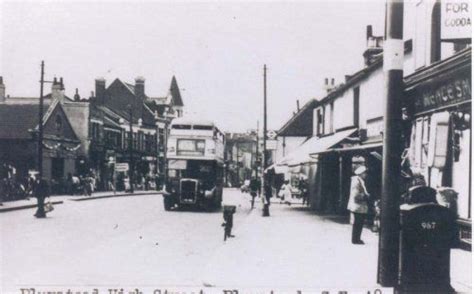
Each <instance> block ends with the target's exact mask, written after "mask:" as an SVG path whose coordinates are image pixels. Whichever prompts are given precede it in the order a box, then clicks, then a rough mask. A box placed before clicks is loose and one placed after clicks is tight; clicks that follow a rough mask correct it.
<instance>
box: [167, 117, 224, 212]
mask: <svg viewBox="0 0 474 294" xmlns="http://www.w3.org/2000/svg"><path fill="white" fill-rule="evenodd" d="M224 141H225V136H224V134H223V133H222V132H221V131H220V130H219V129H218V128H217V127H216V125H215V124H214V123H213V122H211V121H206V120H198V119H188V118H176V119H174V120H173V121H172V123H171V125H170V133H169V137H168V146H167V153H166V155H167V163H168V177H167V178H168V179H167V182H166V186H165V187H166V191H167V192H168V193H164V194H163V197H164V198H163V202H164V208H165V210H170V209H172V208H173V207H176V206H177V207H178V208H179V207H183V206H199V207H201V208H204V209H213V208H219V207H220V206H221V203H222V188H223V179H224V178H223V176H224Z"/></svg>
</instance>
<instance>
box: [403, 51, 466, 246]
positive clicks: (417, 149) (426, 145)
mask: <svg viewBox="0 0 474 294" xmlns="http://www.w3.org/2000/svg"><path fill="white" fill-rule="evenodd" d="M406 98H407V103H408V104H407V105H408V109H410V114H411V116H412V120H411V121H412V125H411V136H410V139H409V141H410V148H409V152H408V154H407V157H408V160H409V163H410V169H411V172H412V174H413V175H415V176H418V177H420V178H422V179H423V180H424V182H425V183H426V184H427V185H429V186H431V187H433V188H435V189H437V191H438V194H437V201H438V202H439V203H440V204H442V205H446V206H449V207H450V208H451V209H452V210H453V211H455V212H456V213H457V215H458V224H459V228H460V229H459V236H460V239H461V242H462V244H463V245H465V246H467V247H469V248H470V246H471V223H472V222H471V180H470V179H471V49H470V48H469V49H466V50H464V51H461V52H460V53H458V54H457V55H455V56H452V57H451V58H448V59H446V60H443V61H441V62H438V63H435V64H433V65H431V66H430V67H427V68H425V69H422V70H420V71H418V72H415V73H414V74H413V75H411V76H408V77H407V78H406Z"/></svg>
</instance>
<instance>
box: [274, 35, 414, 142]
mask: <svg viewBox="0 0 474 294" xmlns="http://www.w3.org/2000/svg"><path fill="white" fill-rule="evenodd" d="M404 46H405V52H411V51H412V40H407V41H405V43H404ZM382 65H383V52H381V53H379V54H377V55H376V56H375V57H374V59H373V61H372V63H371V64H370V65H369V66H367V67H364V68H363V69H361V70H359V71H357V72H355V73H354V74H351V75H348V76H347V77H348V78H347V81H346V82H345V83H344V84H341V85H339V86H338V87H336V88H335V89H334V90H333V91H331V92H329V93H328V94H327V95H326V96H325V97H323V98H322V99H321V100H319V101H318V100H316V99H314V100H313V101H309V102H308V103H306V104H305V105H304V106H303V108H302V109H301V110H300V111H299V112H298V113H297V114H295V115H294V116H293V117H292V118H290V120H288V121H287V122H286V123H285V125H284V126H283V127H282V128H281V129H280V130H279V131H278V132H277V133H278V135H280V136H310V135H312V134H311V133H310V132H311V130H312V127H313V126H312V120H313V118H312V109H313V108H314V107H316V106H317V105H320V104H325V103H326V102H328V101H331V100H334V99H336V98H337V97H340V96H341V95H342V94H343V93H344V92H345V91H346V90H348V89H350V88H351V87H352V86H354V85H355V84H357V83H358V82H360V81H361V80H363V79H365V78H367V77H369V76H370V75H371V74H372V73H373V72H374V71H376V70H377V69H380V68H381V67H382ZM310 112H311V113H310ZM309 121H311V124H309ZM300 128H308V129H309V130H310V132H307V131H306V132H305V131H304V130H300Z"/></svg>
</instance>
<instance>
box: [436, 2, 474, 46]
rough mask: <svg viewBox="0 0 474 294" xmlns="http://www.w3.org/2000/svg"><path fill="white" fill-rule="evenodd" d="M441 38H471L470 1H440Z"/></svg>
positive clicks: (444, 39) (450, 39)
mask: <svg viewBox="0 0 474 294" xmlns="http://www.w3.org/2000/svg"><path fill="white" fill-rule="evenodd" d="M441 39H442V40H443V41H459V40H463V39H469V40H470V39H471V1H469V0H444V1H442V2H441Z"/></svg>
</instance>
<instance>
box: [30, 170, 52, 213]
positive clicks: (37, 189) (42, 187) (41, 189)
mask: <svg viewBox="0 0 474 294" xmlns="http://www.w3.org/2000/svg"><path fill="white" fill-rule="evenodd" d="M33 189H34V195H35V197H36V199H37V201H38V209H37V210H36V213H35V214H34V216H35V217H37V218H45V217H46V212H45V210H44V200H45V198H46V197H49V194H50V193H49V184H48V182H47V181H46V180H43V179H36V181H35V185H34V187H33Z"/></svg>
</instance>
